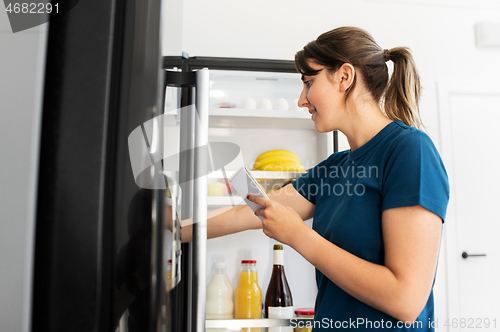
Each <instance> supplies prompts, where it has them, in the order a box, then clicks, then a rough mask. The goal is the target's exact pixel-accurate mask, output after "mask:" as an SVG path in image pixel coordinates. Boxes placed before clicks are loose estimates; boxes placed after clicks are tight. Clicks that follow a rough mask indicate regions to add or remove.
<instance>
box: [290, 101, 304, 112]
mask: <svg viewBox="0 0 500 332" xmlns="http://www.w3.org/2000/svg"><path fill="white" fill-rule="evenodd" d="M289 109H290V111H308V108H307V107H299V100H298V99H292V100H291V101H290V108H289Z"/></svg>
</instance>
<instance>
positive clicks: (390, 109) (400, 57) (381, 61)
mask: <svg viewBox="0 0 500 332" xmlns="http://www.w3.org/2000/svg"><path fill="white" fill-rule="evenodd" d="M389 59H390V60H391V61H392V62H393V63H394V71H393V73H392V75H391V78H390V80H389V71H388V68H387V65H386V64H385V62H386V60H389ZM307 60H313V61H314V62H315V63H317V64H319V65H322V66H325V67H326V68H327V69H328V70H329V71H330V72H335V71H337V70H338V69H339V68H340V66H342V65H343V64H344V63H350V64H352V65H353V66H354V68H355V69H356V71H357V73H359V75H360V77H361V78H362V80H363V82H364V84H365V86H366V88H367V89H368V91H370V93H371V95H372V97H373V98H374V100H375V101H377V102H378V103H381V101H382V97H383V110H384V112H385V114H386V115H387V117H388V118H389V119H391V120H400V121H401V122H403V123H405V124H406V125H408V126H414V127H417V128H420V127H422V121H421V119H420V114H419V109H418V101H419V98H420V78H419V76H418V72H417V69H416V67H415V62H414V61H413V57H412V55H411V52H410V49H409V48H407V47H395V48H392V49H390V50H384V49H382V48H381V47H380V46H378V44H377V43H376V42H375V40H374V39H373V37H372V36H371V35H370V34H369V33H368V32H366V31H364V30H362V29H359V28H355V27H341V28H337V29H334V30H331V31H328V32H325V33H323V34H322V35H320V36H319V37H318V38H317V39H316V40H315V41H312V42H310V43H309V44H307V45H306V46H304V48H303V49H302V50H300V51H299V52H297V54H295V67H296V68H297V71H298V72H300V73H301V74H303V75H307V76H313V75H317V74H318V73H319V70H314V69H312V68H311V67H310V66H309V64H308V63H307ZM356 76H357V75H355V76H354V80H353V83H352V85H351V86H350V87H349V90H348V91H347V94H346V99H347V97H349V95H350V94H351V92H352V90H353V89H354V88H355V86H356Z"/></svg>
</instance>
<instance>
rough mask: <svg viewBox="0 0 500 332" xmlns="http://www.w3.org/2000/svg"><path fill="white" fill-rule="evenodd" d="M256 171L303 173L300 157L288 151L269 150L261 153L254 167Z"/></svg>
mask: <svg viewBox="0 0 500 332" xmlns="http://www.w3.org/2000/svg"><path fill="white" fill-rule="evenodd" d="M253 169H254V170H261V171H295V172H303V171H304V170H305V168H304V166H302V165H301V161H300V158H299V156H297V155H296V154H295V153H293V152H291V151H288V150H269V151H266V152H264V153H261V154H260V155H259V156H258V157H257V158H256V159H255V163H254V165H253Z"/></svg>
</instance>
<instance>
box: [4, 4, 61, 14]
mask: <svg viewBox="0 0 500 332" xmlns="http://www.w3.org/2000/svg"><path fill="white" fill-rule="evenodd" d="M5 10H6V12H7V13H9V14H11V13H14V14H45V13H47V14H50V13H52V11H54V12H55V13H59V4H58V3H56V4H55V5H52V4H51V3H26V2H24V3H9V4H8V5H7V8H5Z"/></svg>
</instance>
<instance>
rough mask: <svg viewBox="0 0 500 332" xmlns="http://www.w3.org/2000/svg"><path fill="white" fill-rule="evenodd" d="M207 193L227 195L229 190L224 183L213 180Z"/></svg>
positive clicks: (209, 194) (210, 194) (208, 186)
mask: <svg viewBox="0 0 500 332" xmlns="http://www.w3.org/2000/svg"><path fill="white" fill-rule="evenodd" d="M207 195H208V196H227V195H228V190H227V186H226V184H224V183H220V182H213V183H209V184H208V185H207Z"/></svg>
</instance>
